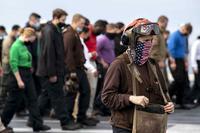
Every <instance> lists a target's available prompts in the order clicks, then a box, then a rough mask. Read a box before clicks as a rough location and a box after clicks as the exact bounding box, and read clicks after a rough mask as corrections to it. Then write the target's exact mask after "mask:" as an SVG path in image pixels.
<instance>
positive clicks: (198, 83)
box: [190, 61, 200, 103]
mask: <svg viewBox="0 0 200 133" xmlns="http://www.w3.org/2000/svg"><path fill="white" fill-rule="evenodd" d="M197 64H198V73H197V74H195V75H194V76H195V80H194V85H193V90H192V92H191V94H190V98H191V102H193V100H194V99H197V100H198V102H199V103H200V61H197Z"/></svg>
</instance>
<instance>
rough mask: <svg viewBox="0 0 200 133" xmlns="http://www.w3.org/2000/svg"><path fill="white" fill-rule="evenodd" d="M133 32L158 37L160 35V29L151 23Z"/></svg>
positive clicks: (134, 29)
mask: <svg viewBox="0 0 200 133" xmlns="http://www.w3.org/2000/svg"><path fill="white" fill-rule="evenodd" d="M132 32H135V33H138V34H141V35H158V34H160V29H159V26H158V24H157V23H149V24H143V25H140V26H138V27H136V28H133V30H132Z"/></svg>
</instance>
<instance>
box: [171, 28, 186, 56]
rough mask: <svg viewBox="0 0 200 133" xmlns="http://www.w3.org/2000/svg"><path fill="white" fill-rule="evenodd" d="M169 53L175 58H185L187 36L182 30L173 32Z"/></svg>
mask: <svg viewBox="0 0 200 133" xmlns="http://www.w3.org/2000/svg"><path fill="white" fill-rule="evenodd" d="M168 50H169V54H170V55H171V56H172V57H173V58H181V59H183V58H185V57H186V55H187V37H186V36H184V35H182V34H181V32H180V31H176V32H174V33H172V35H171V36H170V37H169V40H168Z"/></svg>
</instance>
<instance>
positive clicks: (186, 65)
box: [185, 60, 189, 71]
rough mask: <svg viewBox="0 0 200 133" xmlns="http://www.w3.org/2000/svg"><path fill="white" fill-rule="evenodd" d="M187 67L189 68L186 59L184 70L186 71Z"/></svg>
mask: <svg viewBox="0 0 200 133" xmlns="http://www.w3.org/2000/svg"><path fill="white" fill-rule="evenodd" d="M188 68H189V64H188V60H185V70H186V71H188Z"/></svg>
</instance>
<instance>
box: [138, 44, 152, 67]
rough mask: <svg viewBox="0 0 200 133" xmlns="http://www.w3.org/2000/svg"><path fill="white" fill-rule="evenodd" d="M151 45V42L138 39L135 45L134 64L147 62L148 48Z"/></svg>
mask: <svg viewBox="0 0 200 133" xmlns="http://www.w3.org/2000/svg"><path fill="white" fill-rule="evenodd" d="M151 47H152V42H140V41H138V42H137V44H136V46H135V54H136V56H135V61H134V62H135V64H137V65H140V66H141V65H143V64H144V63H146V62H147V60H148V58H149V56H150V50H151Z"/></svg>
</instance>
